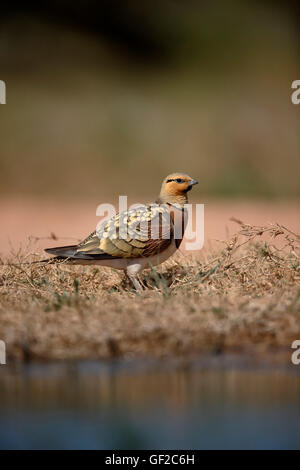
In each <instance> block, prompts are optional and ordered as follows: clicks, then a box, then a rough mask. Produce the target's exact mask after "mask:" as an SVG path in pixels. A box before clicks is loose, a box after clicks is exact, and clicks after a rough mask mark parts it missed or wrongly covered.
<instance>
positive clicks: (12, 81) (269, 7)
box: [0, 0, 300, 251]
mask: <svg viewBox="0 0 300 470" xmlns="http://www.w3.org/2000/svg"><path fill="white" fill-rule="evenodd" d="M299 18H300V7H299V2H296V1H292V0H290V1H286V2H280V1H268V0H264V1H259V2H258V1H251V2H250V1H244V0H243V1H242V0H232V1H227V2H222V1H220V0H211V1H207V0H205V1H204V0H203V1H200V0H199V1H196V0H189V1H180V0H165V1H163V2H161V1H158V0H153V1H151V2H140V1H138V0H128V1H123V0H115V1H111V0H109V1H108V0H104V1H103V0H102V1H95V0H90V1H83V0H79V1H77V2H71V1H69V0H60V1H51V2H50V1H46V2H43V4H42V5H40V6H37V5H36V3H35V2H30V1H29V2H26V4H24V2H18V1H16V2H8V3H7V4H6V5H5V6H1V17H0V61H1V74H0V75H1V76H0V79H1V80H4V81H5V82H6V86H7V104H6V105H2V106H1V108H0V112H1V125H0V149H1V151H0V210H1V215H2V223H3V226H4V230H3V231H2V232H1V245H2V250H1V251H3V250H4V251H6V250H7V249H8V245H9V240H10V243H11V244H12V245H16V244H18V243H19V242H20V241H22V240H23V239H25V238H26V237H27V236H28V235H30V234H31V235H38V236H46V235H47V234H49V233H50V232H51V231H55V230H57V231H58V232H59V235H60V236H68V235H70V230H72V232H73V235H74V237H78V238H80V237H82V236H85V235H86V234H87V231H88V230H89V229H91V230H92V229H94V226H95V222H97V221H95V210H96V207H97V205H98V204H100V203H101V202H117V197H118V195H119V194H127V195H128V196H129V199H130V202H131V201H132V202H133V201H134V202H143V201H144V200H153V198H154V197H156V195H157V193H158V191H159V188H160V184H161V180H162V178H163V177H165V176H166V175H167V174H168V173H170V172H173V171H184V172H186V173H188V174H190V175H191V176H192V177H194V178H197V179H199V181H200V185H199V186H198V187H197V188H196V190H194V191H193V195H192V197H193V200H194V201H195V200H198V201H201V202H204V203H206V202H207V201H208V199H210V200H211V199H214V200H215V199H216V198H217V199H218V200H219V201H223V203H224V201H227V200H228V201H230V202H229V206H226V208H225V209H222V208H221V209H220V210H219V208H220V205H219V203H218V204H217V206H216V207H217V209H216V211H215V212H214V213H212V214H211V219H210V221H208V222H209V223H211V227H212V226H213V224H215V226H218V227H220V226H223V225H224V223H225V218H224V220H223V219H222V216H223V215H224V214H226V220H228V218H229V217H230V216H231V215H235V216H238V217H241V218H244V219H246V221H247V220H248V217H247V216H246V215H245V217H243V214H244V213H245V212H246V211H247V208H248V209H249V207H250V206H249V205H248V206H247V208H245V207H244V206H243V207H242V208H241V210H240V211H239V210H236V209H235V208H236V205H234V201H238V202H241V201H244V200H247V201H251V211H252V214H256V215H257V214H261V217H260V220H255V219H254V218H252V219H251V217H250V219H251V220H249V222H251V223H255V222H257V223H262V222H264V221H266V220H274V218H276V217H277V212H274V210H275V209H276V210H277V209H278V207H277V203H278V202H280V203H281V204H282V201H286V200H288V203H287V204H286V206H285V207H284V208H283V210H282V211H281V213H283V218H281V217H279V214H278V218H280V220H281V222H283V223H289V221H291V222H292V226H291V228H293V229H294V230H296V229H297V228H298V225H299V224H298V225H297V223H296V225H297V226H295V225H294V226H293V222H295V220H296V221H297V220H298V219H299V217H297V214H298V213H299V200H300V199H299V196H300V183H299V173H300V158H299V156H300V132H299V130H300V129H299V125H300V120H299V115H300V106H295V105H293V104H292V103H291V93H292V89H291V83H292V81H293V80H295V79H299V77H300V61H299V59H300V35H299V28H300V26H299ZM258 200H259V201H262V200H263V201H268V207H269V208H272V210H269V209H268V210H267V211H266V210H264V209H263V210H262V211H260V210H259V208H258V206H255V205H253V204H254V202H255V201H258ZM272 201H273V205H270V203H271V202H272ZM57 202H59V203H60V204H57ZM274 204H275V205H274ZM291 207H293V209H291ZM210 208H213V205H211V206H210ZM228 208H229V209H228ZM274 208H275V209H274ZM227 209H228V210H227ZM231 209H232V210H231ZM273 209H274V210H273ZM60 210H61V213H60V212H59V211H60ZM289 210H292V212H291V213H289V214H288V215H287V216H286V214H287V211H289ZM42 212H43V215H42ZM41 216H42V219H41ZM285 216H286V219H285V218H284V217H285ZM67 220H69V225H66V221H67ZM74 220H75V221H74ZM76 221H77V225H76ZM208 227H209V225H208ZM299 229H300V227H299ZM17 234H18V235H17ZM209 235H219V234H218V233H217V231H214V230H212V229H211V230H210V231H209Z"/></svg>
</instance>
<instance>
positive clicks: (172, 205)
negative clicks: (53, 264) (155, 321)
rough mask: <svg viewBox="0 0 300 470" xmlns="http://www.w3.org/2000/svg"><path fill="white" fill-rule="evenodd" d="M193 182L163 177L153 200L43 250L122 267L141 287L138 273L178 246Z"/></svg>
mask: <svg viewBox="0 0 300 470" xmlns="http://www.w3.org/2000/svg"><path fill="white" fill-rule="evenodd" d="M194 184H197V181H196V180H193V179H192V178H190V177H189V176H187V175H185V174H182V173H173V174H171V175H169V176H167V178H165V179H164V181H163V183H162V188H161V192H160V196H159V198H158V200H157V201H156V203H152V204H148V205H146V206H142V205H141V206H139V207H135V208H134V209H130V210H128V211H125V212H121V213H119V214H117V215H116V216H114V217H112V218H111V219H110V220H108V221H106V222H104V223H103V224H102V225H101V226H100V228H99V229H98V230H97V231H95V232H93V233H91V234H90V235H89V236H88V237H87V238H86V239H85V240H83V241H82V242H80V243H79V244H78V245H72V246H64V247H56V248H48V249H46V250H45V251H46V252H47V253H49V254H53V255H55V256H56V258H54V259H57V260H61V259H67V260H68V261H69V262H71V263H76V264H100V265H102V266H109V267H112V268H115V269H122V270H124V272H125V273H126V274H127V276H128V277H129V278H130V280H131V281H132V283H133V285H134V286H135V288H136V289H140V288H141V285H140V283H139V281H138V279H137V275H138V273H139V272H140V271H141V270H142V269H144V268H146V267H149V266H155V265H157V264H160V263H162V262H163V261H165V260H166V259H168V258H169V257H170V256H171V255H172V254H173V253H174V252H175V251H176V249H177V248H178V247H179V245H180V243H181V241H182V238H183V235H184V229H185V223H186V217H184V204H185V203H187V192H188V191H189V190H190V189H191V188H192V186H193V185H194ZM178 234H179V237H178ZM180 234H181V235H180Z"/></svg>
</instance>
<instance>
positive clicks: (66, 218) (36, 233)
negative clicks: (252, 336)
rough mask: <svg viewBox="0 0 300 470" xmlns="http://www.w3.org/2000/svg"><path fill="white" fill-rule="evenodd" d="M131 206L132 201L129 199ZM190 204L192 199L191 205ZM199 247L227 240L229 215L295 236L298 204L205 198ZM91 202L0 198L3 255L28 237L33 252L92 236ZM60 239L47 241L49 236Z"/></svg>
mask: <svg viewBox="0 0 300 470" xmlns="http://www.w3.org/2000/svg"><path fill="white" fill-rule="evenodd" d="M132 202H133V201H132ZM193 202H195V201H193ZM199 202H202V203H204V204H205V217H204V227H205V228H204V239H205V243H204V247H205V248H208V249H209V248H210V247H211V245H213V244H214V243H215V242H214V240H216V239H227V238H228V236H229V235H231V234H232V233H234V232H235V231H236V228H237V226H236V223H234V222H232V221H230V218H231V217H235V218H237V219H240V220H242V221H243V222H245V223H249V224H254V225H265V224H266V223H268V222H278V223H280V224H282V225H285V226H287V227H288V228H289V229H291V230H293V231H294V232H296V233H300V217H299V215H300V201H286V202H278V201H267V202H266V201H263V202H262V201H230V200H226V201H221V200H217V201H216V200H204V201H199ZM96 207H97V202H96V201H85V202H76V203H75V202H74V203H70V202H62V201H55V200H49V199H48V200H38V199H22V198H2V200H1V201H0V215H1V233H0V253H1V255H8V254H9V253H10V252H11V251H13V252H16V251H17V250H18V249H19V248H20V246H22V247H23V248H25V247H26V246H27V244H28V239H29V237H37V238H39V240H38V241H37V243H36V245H35V251H36V252H42V250H43V249H44V248H46V247H52V246H56V245H60V244H73V243H76V241H77V240H80V239H82V238H84V237H86V236H87V235H88V234H89V233H90V232H92V231H93V230H94V229H95V227H96V225H97V223H98V222H99V220H100V218H99V217H97V216H96ZM52 233H53V234H55V236H56V237H57V238H58V239H59V240H53V239H51V234H52Z"/></svg>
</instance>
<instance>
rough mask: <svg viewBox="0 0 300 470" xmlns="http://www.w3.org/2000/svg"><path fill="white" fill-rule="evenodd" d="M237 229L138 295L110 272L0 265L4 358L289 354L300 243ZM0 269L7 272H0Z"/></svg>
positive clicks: (299, 299) (298, 303) (149, 275)
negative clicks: (213, 353)
mask: <svg viewBox="0 0 300 470" xmlns="http://www.w3.org/2000/svg"><path fill="white" fill-rule="evenodd" d="M237 223H238V224H239V231H238V232H237V233H236V235H235V236H234V237H233V238H232V239H231V240H229V241H227V242H220V243H221V248H220V249H219V250H218V251H217V252H210V253H208V254H207V253H206V254H205V253H201V258H200V257H198V258H197V257H196V258H191V257H189V256H187V255H185V254H182V253H181V254H178V255H177V257H176V258H175V259H174V260H172V261H169V262H167V263H165V264H164V265H163V266H162V269H161V270H160V271H159V270H157V271H155V270H152V271H149V272H146V273H145V274H144V276H143V282H144V284H145V286H146V288H145V290H144V291H143V292H142V293H141V294H137V293H136V292H134V291H132V290H131V288H130V286H129V285H128V284H127V283H126V281H125V280H124V279H123V276H122V274H119V272H116V271H113V270H110V269H108V268H105V269H103V268H101V269H98V268H95V267H82V266H70V265H67V264H60V265H51V264H44V265H40V264H21V263H24V262H28V261H32V260H34V259H37V257H36V255H35V254H34V253H32V249H31V251H28V252H27V253H26V254H25V255H24V253H23V254H22V253H18V254H15V255H13V256H11V257H10V259H9V260H3V265H2V266H0V338H1V339H4V340H5V341H6V345H7V353H8V357H9V358H10V359H11V360H34V359H47V360H48V359H68V358H70V359H71V358H72V359H78V358H80V359H83V358H110V357H118V356H127V357H128V356H129V357H130V356H171V355H173V356H179V355H186V354H196V353H203V352H205V353H207V352H223V351H238V352H243V351H248V352H249V351H251V352H256V353H258V354H266V353H267V352H270V351H284V352H285V353H288V354H290V353H291V349H290V347H291V343H292V341H293V340H294V339H299V338H300V238H299V236H297V235H296V234H294V233H292V232H291V231H289V230H288V229H287V228H285V227H283V226H280V225H278V224H272V225H268V226H265V227H254V226H250V225H246V224H243V223H242V222H240V221H237ZM4 263H6V264H4Z"/></svg>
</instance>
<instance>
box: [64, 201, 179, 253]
mask: <svg viewBox="0 0 300 470" xmlns="http://www.w3.org/2000/svg"><path fill="white" fill-rule="evenodd" d="M173 234H174V228H173V222H172V219H171V217H170V213H169V211H168V208H167V207H166V206H164V205H158V204H150V205H147V206H138V207H136V208H134V209H130V210H129V211H124V212H121V213H119V214H117V215H116V216H114V217H112V218H111V219H110V220H108V221H107V222H104V223H103V224H102V225H101V226H100V228H99V229H98V230H97V231H95V232H93V233H91V235H89V236H88V237H87V238H86V239H85V240H83V241H82V242H81V243H79V245H77V247H76V252H75V253H74V255H73V257H74V258H77V257H80V258H86V259H112V258H138V257H148V256H153V255H157V254H159V253H161V252H162V251H163V250H165V249H166V248H167V247H168V246H169V245H170V243H171V241H172V237H173Z"/></svg>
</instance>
